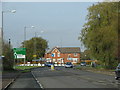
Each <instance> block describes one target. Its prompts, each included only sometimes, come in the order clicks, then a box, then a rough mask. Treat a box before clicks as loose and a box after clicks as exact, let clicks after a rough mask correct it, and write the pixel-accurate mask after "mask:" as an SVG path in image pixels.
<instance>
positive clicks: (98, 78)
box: [10, 67, 120, 90]
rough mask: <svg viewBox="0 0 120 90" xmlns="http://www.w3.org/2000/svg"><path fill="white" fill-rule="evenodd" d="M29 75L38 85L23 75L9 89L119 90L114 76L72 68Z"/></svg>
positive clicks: (39, 69) (45, 68)
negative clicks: (90, 89) (69, 89)
mask: <svg viewBox="0 0 120 90" xmlns="http://www.w3.org/2000/svg"><path fill="white" fill-rule="evenodd" d="M31 73H32V74H33V76H34V77H35V78H36V79H37V80H38V82H39V84H38V83H36V81H35V79H33V76H32V74H30V73H25V74H24V75H22V76H21V77H19V78H18V79H17V80H16V82H15V83H13V85H11V87H10V88H16V87H17V88H36V87H37V88H39V86H40V87H41V88H105V90H106V89H109V88H112V89H113V88H120V84H119V83H118V82H117V81H116V80H115V78H114V76H110V75H104V74H98V73H93V72H88V71H83V70H76V69H74V68H64V67H55V70H51V69H50V67H43V68H37V69H33V70H32V71H31ZM28 76H29V77H28ZM21 82H22V83H21ZM26 82H28V83H26ZM109 90H110V89H109Z"/></svg>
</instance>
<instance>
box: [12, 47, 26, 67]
mask: <svg viewBox="0 0 120 90" xmlns="http://www.w3.org/2000/svg"><path fill="white" fill-rule="evenodd" d="M13 51H14V66H15V59H23V58H24V69H25V55H26V48H14V49H13Z"/></svg>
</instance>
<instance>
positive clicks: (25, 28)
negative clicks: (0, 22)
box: [23, 26, 34, 69]
mask: <svg viewBox="0 0 120 90" xmlns="http://www.w3.org/2000/svg"><path fill="white" fill-rule="evenodd" d="M27 28H34V26H31V27H26V26H25V27H24V43H23V47H24V48H26V46H25V41H26V30H27ZM25 58H26V57H25ZM25 58H24V69H25Z"/></svg>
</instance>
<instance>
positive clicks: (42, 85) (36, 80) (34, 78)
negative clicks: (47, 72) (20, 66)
mask: <svg viewBox="0 0 120 90" xmlns="http://www.w3.org/2000/svg"><path fill="white" fill-rule="evenodd" d="M31 73H32V75H33V77H34V79H35V80H36V81H37V83H38V85H39V86H40V87H41V88H42V89H44V87H43V85H42V84H41V83H40V82H39V81H38V80H37V78H36V77H35V75H34V74H33V72H32V71H31Z"/></svg>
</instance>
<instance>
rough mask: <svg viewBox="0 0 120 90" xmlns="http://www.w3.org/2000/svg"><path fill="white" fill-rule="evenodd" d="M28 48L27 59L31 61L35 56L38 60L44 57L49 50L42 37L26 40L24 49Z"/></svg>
mask: <svg viewBox="0 0 120 90" xmlns="http://www.w3.org/2000/svg"><path fill="white" fill-rule="evenodd" d="M24 45H25V48H26V59H27V61H31V60H33V59H34V57H33V55H36V56H37V57H36V59H39V58H41V57H43V56H44V54H45V51H46V49H47V48H48V44H47V41H46V40H45V39H43V38H41V37H34V38H32V39H30V40H26V41H24V42H23V43H22V47H24Z"/></svg>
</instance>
